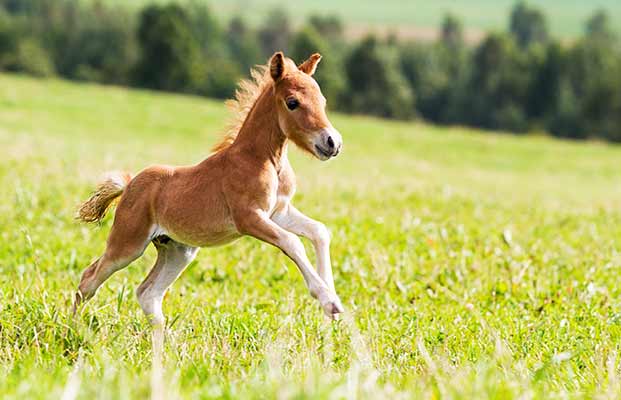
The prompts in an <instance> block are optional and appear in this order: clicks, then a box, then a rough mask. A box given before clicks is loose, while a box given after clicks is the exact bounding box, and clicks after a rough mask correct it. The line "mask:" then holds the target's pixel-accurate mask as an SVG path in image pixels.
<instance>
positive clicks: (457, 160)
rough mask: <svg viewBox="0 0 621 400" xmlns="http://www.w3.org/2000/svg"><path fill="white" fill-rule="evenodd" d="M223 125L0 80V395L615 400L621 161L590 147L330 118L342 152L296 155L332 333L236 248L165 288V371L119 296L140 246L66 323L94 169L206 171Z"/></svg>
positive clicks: (261, 263)
mask: <svg viewBox="0 0 621 400" xmlns="http://www.w3.org/2000/svg"><path fill="white" fill-rule="evenodd" d="M225 117H226V112H225V109H224V107H223V105H222V104H221V103H219V102H213V101H209V100H205V99H202V98H197V97H187V96H176V95H170V94H161V93H153V92H148V91H135V90H126V89H121V88H115V87H101V86H96V85H86V84H75V83H68V82H64V81H58V80H35V79H30V78H25V77H19V76H12V75H2V74H0V186H1V187H2V188H3V189H2V191H0V226H1V227H2V229H0V234H1V235H2V240H1V241H0V393H2V394H3V397H4V398H25V397H27V398H30V399H36V398H60V397H61V395H62V393H63V392H64V391H66V390H69V389H70V390H74V389H75V390H76V393H77V398H79V399H91V400H92V399H94V398H145V397H148V396H149V393H151V390H152V386H151V384H152V378H153V377H154V378H153V379H155V380H154V381H153V382H155V384H157V383H158V382H159V380H161V379H159V378H158V376H159V375H158V374H159V373H160V372H161V373H162V374H163V377H164V378H162V379H163V381H162V382H166V390H167V391H168V394H170V395H174V396H175V397H180V398H197V397H201V398H266V397H269V398H272V397H279V398H294V397H295V398H321V399H323V398H335V397H337V398H341V397H345V396H346V395H352V394H358V396H359V397H360V398H369V399H372V398H388V397H390V398H411V397H412V396H415V395H418V396H422V397H424V398H430V397H433V396H435V397H450V396H454V397H456V398H459V396H464V397H465V398H503V399H507V398H525V397H528V398H549V396H550V393H554V394H556V395H558V396H559V397H581V396H585V397H593V396H594V395H596V394H601V395H606V396H610V397H616V396H619V395H620V394H621V387H619V384H618V382H619V381H618V380H616V379H617V375H618V365H619V364H618V363H619V361H618V343H619V341H620V340H621V318H620V317H619V316H620V315H621V304H620V303H619V301H618V299H619V298H620V296H621V288H620V287H619V285H618V284H617V282H618V274H619V267H620V266H621V258H620V256H619V254H620V251H619V249H620V248H621V176H620V172H619V160H620V159H621V147H619V146H612V145H605V144H601V143H594V142H580V143H578V142H566V141H558V140H552V139H549V138H546V137H516V136H512V135H508V134H502V133H496V134H493V133H480V132H476V131H472V130H469V129H462V128H438V127H434V126H429V125H425V124H418V123H397V122H387V121H383V120H378V119H371V118H365V117H350V116H342V115H335V116H333V118H332V120H333V123H334V125H335V126H336V127H337V128H339V130H340V131H341V133H342V134H343V137H344V152H343V154H342V155H341V156H339V157H338V158H336V159H334V160H332V161H329V162H326V163H320V162H319V161H316V160H314V159H311V158H309V157H308V156H305V155H303V154H301V153H300V152H299V151H297V150H294V149H292V150H291V151H290V153H291V156H292V164H293V166H294V168H295V169H296V171H297V174H298V181H299V187H298V194H297V195H296V197H295V200H294V202H295V204H296V205H297V206H298V208H300V209H301V210H303V211H304V212H306V213H307V214H309V215H310V216H313V217H314V218H317V219H320V220H322V221H323V222H324V223H325V224H326V225H327V226H328V227H329V228H330V229H331V231H332V234H333V241H332V258H333V260H334V269H335V278H336V285H337V290H338V291H339V293H340V297H341V299H342V300H343V303H344V304H345V306H346V307H347V309H348V310H349V314H348V315H347V316H346V318H345V319H344V320H343V321H340V322H339V323H335V324H328V323H327V322H326V321H325V320H324V319H323V316H322V313H321V311H320V309H319V308H318V307H317V305H316V303H315V301H314V300H313V299H311V298H310V296H308V293H307V290H306V289H305V288H304V285H303V282H302V279H301V277H300V276H299V273H298V272H297V271H296V269H295V267H294V266H293V264H292V263H291V262H290V261H288V260H287V259H286V257H285V256H284V255H283V254H281V252H279V251H277V250H275V249H273V248H271V247H269V246H267V245H264V244H261V243H258V242H257V241H254V240H250V239H243V240H240V241H239V242H237V243H235V244H234V245H232V246H227V247H223V248H215V249H204V250H202V251H201V253H199V256H198V258H197V260H196V261H195V262H193V263H192V264H191V265H190V267H189V268H188V270H187V271H186V272H185V273H184V275H183V276H182V277H181V278H180V279H179V280H178V281H177V282H176V283H175V285H174V286H173V288H172V290H171V291H170V292H169V294H168V295H167V297H166V300H165V305H164V309H165V313H166V314H167V315H168V317H169V322H168V333H167V337H166V344H165V349H164V358H163V370H162V371H159V370H155V369H153V368H152V353H151V339H150V332H151V328H150V327H149V326H148V324H147V322H146V320H145V318H144V317H143V315H142V314H141V312H140V310H139V307H138V305H137V303H136V300H135V296H134V294H133V291H134V289H135V287H136V286H137V285H138V284H139V282H140V281H141V280H142V278H143V277H144V275H145V274H146V272H147V270H148V269H149V266H150V265H151V264H152V263H153V259H154V252H153V250H152V249H149V250H148V252H147V255H146V257H145V258H143V259H141V260H140V261H138V262H136V263H134V264H133V265H131V266H130V267H128V268H127V269H126V270H123V271H121V272H119V273H117V274H116V275H115V276H114V277H112V278H111V279H110V281H109V282H108V283H107V284H106V285H105V287H103V288H102V289H101V290H100V292H99V293H98V295H97V297H96V298H95V299H94V300H93V301H92V302H91V303H89V304H88V306H87V308H86V310H85V311H84V312H83V313H82V314H81V315H80V316H79V317H78V318H77V319H76V320H73V319H72V318H71V315H70V302H71V299H72V295H73V292H74V290H75V287H76V285H77V282H78V280H79V276H80V273H81V272H82V270H83V269H84V268H85V266H86V265H87V264H88V263H89V262H90V260H92V259H94V258H95V257H97V256H98V255H99V254H100V253H101V251H102V249H103V246H104V241H105V238H106V235H107V232H108V231H109V228H110V225H111V222H112V218H111V217H110V216H109V217H107V218H106V220H105V221H104V222H103V223H102V224H101V225H100V226H84V225H80V224H78V223H77V222H76V221H75V220H74V219H73V215H74V211H75V205H76V204H77V203H78V202H79V201H80V200H81V199H84V198H85V197H86V196H87V195H88V193H89V192H90V191H91V190H92V189H93V188H94V185H95V183H96V181H97V179H98V177H99V176H100V175H101V173H103V172H104V171H108V170H118V169H121V170H127V171H133V172H136V171H139V170H140V169H141V168H144V167H145V166H147V165H150V164H154V163H170V164H188V163H193V162H197V161H199V160H201V159H203V158H204V157H206V156H208V154H209V148H210V146H211V144H212V143H214V141H215V140H217V138H218V136H219V132H220V131H221V130H222V127H223V126H224V119H225ZM309 251H310V247H309ZM70 377H71V378H70ZM71 393H73V392H71Z"/></svg>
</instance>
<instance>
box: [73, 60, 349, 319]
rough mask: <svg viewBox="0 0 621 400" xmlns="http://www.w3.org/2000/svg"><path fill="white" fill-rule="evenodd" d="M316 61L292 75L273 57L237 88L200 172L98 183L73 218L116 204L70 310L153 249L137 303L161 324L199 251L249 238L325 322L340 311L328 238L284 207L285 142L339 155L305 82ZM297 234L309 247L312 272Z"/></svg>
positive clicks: (288, 178) (321, 107)
mask: <svg viewBox="0 0 621 400" xmlns="http://www.w3.org/2000/svg"><path fill="white" fill-rule="evenodd" d="M320 60H321V56H320V55H319V54H313V55H312V56H311V57H310V58H309V59H308V60H306V61H305V62H304V63H302V64H301V65H299V66H296V65H295V63H294V62H293V61H292V60H291V59H289V58H285V56H284V55H283V53H282V52H277V53H275V54H274V55H273V56H272V57H271V59H270V61H269V67H268V68H267V69H266V70H264V71H263V73H262V74H261V73H260V72H259V71H255V72H254V73H253V78H254V80H253V81H244V82H242V83H241V85H240V88H239V89H238V91H237V93H236V100H235V101H234V102H233V106H235V107H236V108H237V111H238V113H239V118H238V123H237V127H234V129H232V130H231V131H230V132H229V134H228V136H227V137H225V138H224V140H223V141H222V142H221V143H219V144H218V145H217V146H216V147H215V148H214V150H215V153H214V154H212V155H211V156H210V157H209V158H207V159H206V160H204V161H202V162H201V163H199V164H197V165H193V166H184V167H171V166H163V165H158V166H152V167H149V168H147V169H145V170H143V171H142V172H140V173H139V174H138V175H137V176H136V177H134V178H131V177H130V176H129V175H117V176H111V177H110V178H108V179H107V180H106V181H105V182H103V183H102V184H100V186H99V187H98V188H97V190H96V191H95V192H94V194H93V195H92V196H91V198H90V199H88V200H87V201H86V202H85V203H84V204H82V206H81V207H80V209H79V212H78V218H80V219H81V220H83V221H86V222H93V221H99V220H101V219H102V218H103V217H104V215H105V213H106V210H107V208H108V207H109V206H110V204H111V203H112V201H113V200H114V199H115V198H117V197H119V196H120V201H119V204H118V207H117V209H116V215H115V217H114V224H113V225H112V230H111V232H110V236H109V237H108V241H107V246H106V250H105V252H104V254H103V255H102V256H101V257H100V258H99V259H97V260H96V261H95V262H93V263H92V264H91V265H90V266H89V267H88V268H87V269H86V270H85V271H84V273H83V274H82V280H81V282H80V284H79V286H78V292H77V294H76V298H75V303H74V310H75V309H77V306H78V305H79V304H80V303H81V302H82V301H84V300H87V299H89V298H91V297H92V296H93V295H94V294H95V292H96V291H97V289H98V288H99V286H100V285H101V284H102V283H103V282H104V281H105V280H106V279H108V278H109V277H110V276H111V275H112V274H113V273H114V272H116V271H118V270H120V269H122V268H124V267H126V266H127V265H128V264H129V263H131V262H132V261H134V260H136V259H137V258H138V257H140V256H141V255H142V254H143V252H144V250H145V248H146V247H147V246H148V244H149V243H153V244H154V245H155V247H156V249H157V261H156V262H155V266H154V267H153V269H152V270H151V272H149V274H148V276H147V277H146V278H145V280H144V281H143V282H142V284H141V285H140V286H139V287H138V290H137V296H138V302H139V303H140V306H141V307H142V309H143V311H144V312H145V314H146V315H147V316H148V317H149V318H150V320H151V322H152V323H154V324H163V323H164V321H165V320H164V315H163V313H162V299H163V297H164V294H165V293H166V290H167V289H168V287H170V285H171V284H172V283H173V282H174V281H175V279H176V278H177V277H178V276H179V275H180V274H181V272H182V271H183V269H184V268H185V267H186V266H187V265H188V264H189V263H190V262H191V261H192V260H193V259H194V257H195V256H196V253H197V252H198V248H199V247H210V246H217V245H222V244H225V243H229V242H231V241H233V240H235V239H237V238H239V237H240V236H242V235H249V236H253V237H255V238H257V239H259V240H263V241H265V242H267V243H270V244H272V245H274V246H276V247H278V248H280V249H281V250H282V251H283V252H284V253H285V254H286V255H287V256H289V258H291V259H292V260H293V261H294V262H295V264H296V265H297V267H298V268H299V270H300V272H301V273H302V276H303V277H304V281H305V283H306V285H307V287H308V289H309V291H310V294H311V295H312V296H313V297H315V298H317V299H318V300H319V303H320V304H321V306H322V307H323V310H324V311H325V313H326V314H327V315H328V316H329V317H331V318H334V317H335V316H336V315H337V314H338V313H341V312H343V306H342V305H341V301H340V300H339V298H338V296H337V295H336V291H335V289H334V281H333V278H332V268H331V265H330V250H329V245H330V234H329V233H328V230H327V229H326V227H325V226H324V225H323V224H322V223H320V222H317V221H315V220H313V219H311V218H309V217H307V216H305V215H304V214H302V213H301V212H300V211H298V210H297V209H296V208H295V207H294V206H293V204H291V198H292V197H293V194H294V192H295V175H294V173H293V169H292V168H291V165H290V164H289V160H288V158H287V145H288V143H289V142H293V143H295V144H296V145H297V146H298V147H300V148H301V149H303V150H305V151H307V152H309V153H311V154H312V155H314V156H315V157H317V158H318V159H320V160H327V159H329V158H331V157H334V156H336V155H337V154H338V153H339V151H340V150H341V146H342V138H341V135H340V134H339V132H338V131H337V130H336V129H334V127H333V126H332V124H331V123H330V121H329V120H328V118H327V116H326V112H325V106H326V100H325V98H324V97H323V95H322V94H321V91H320V89H319V85H317V82H316V81H315V80H314V79H313V78H312V76H313V73H314V72H315V69H316V68H317V64H318V63H319V61H320ZM297 235H301V236H304V237H307V238H309V239H310V240H311V241H312V243H313V245H314V248H315V252H316V253H317V270H316V271H315V269H314V268H313V267H312V265H311V263H310V261H309V259H308V257H307V256H306V252H305V250H304V246H303V245H302V242H301V241H300V239H299V237H298V236H297Z"/></svg>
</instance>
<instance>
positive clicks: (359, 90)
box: [0, 0, 621, 141]
mask: <svg viewBox="0 0 621 400" xmlns="http://www.w3.org/2000/svg"><path fill="white" fill-rule="evenodd" d="M508 19H509V21H508V29H507V31H506V32H490V33H488V34H487V35H486V36H485V37H484V38H483V39H482V40H481V41H480V42H479V43H477V44H475V45H469V44H468V43H466V42H465V40H464V35H463V28H462V25H461V22H460V21H459V19H457V18H456V17H454V16H451V15H447V16H446V17H445V18H444V21H443V22H442V26H441V29H440V31H441V34H440V35H439V38H438V39H437V40H436V41H435V42H431V43H430V42H416V41H404V40H400V39H398V38H397V37H395V36H389V37H387V38H380V37H377V36H374V35H368V36H367V37H365V38H363V39H360V40H349V39H348V38H346V37H345V35H344V26H343V23H342V21H341V20H340V19H339V18H337V17H335V16H322V15H315V16H311V17H310V18H308V20H307V21H306V22H305V23H304V24H303V25H302V26H300V27H298V28H294V27H293V25H292V23H291V21H290V19H289V18H288V16H287V14H286V13H285V12H283V11H282V10H279V9H274V10H273V11H272V12H270V13H269V14H268V15H267V16H266V17H265V19H264V21H263V22H262V23H261V24H259V25H258V26H256V27H253V26H250V25H249V24H248V23H247V22H246V21H245V20H244V19H243V18H242V17H241V16H237V17H233V18H231V19H230V20H228V21H227V22H226V23H223V22H222V21H221V20H218V19H217V18H216V17H215V16H214V14H213V13H212V12H211V10H210V9H209V7H208V6H207V5H206V4H205V2H203V1H198V0H195V1H191V0H190V1H185V2H183V3H170V4H166V5H161V4H150V5H145V6H144V7H143V8H142V9H140V10H133V9H128V8H124V7H112V6H110V5H108V4H106V2H105V1H92V2H87V1H84V0H82V1H79V0H0V70H4V71H15V72H21V73H27V74H31V75H35V76H61V77H64V78H68V79H73V80H85V81H95V82H101V83H105V84H118V85H127V86H135V87H144V88H150V89H156V90H167V91H176V92H184V93H193V94H198V95H204V96H209V97H216V98H226V97H230V96H231V95H232V94H233V92H234V90H235V85H236V82H237V80H238V79H239V78H240V77H243V76H246V75H247V73H248V70H249V68H251V67H252V66H253V65H255V64H261V63H264V62H265V61H266V60H267V58H268V57H269V56H270V55H271V54H272V53H273V52H274V51H276V50H284V51H285V52H286V54H288V55H290V56H291V57H292V58H294V59H295V60H297V61H301V60H303V59H305V58H306V57H307V56H308V55H310V54H311V53H313V52H320V53H322V54H323V55H324V59H323V61H322V65H321V68H319V69H318V72H317V74H316V78H317V80H318V82H319V83H320V85H321V86H322V90H323V91H324V94H325V96H326V97H327V98H328V99H329V106H330V107H331V108H332V109H336V110H340V111H344V112H349V113H362V114H371V115H377V116H381V117H386V118H397V119H411V118H422V119H425V120H428V121H432V122H436V123H441V124H461V125H469V126H474V127H479V128H485V129H493V130H507V131H512V132H516V133H523V132H529V131H533V130H545V131H548V132H550V133H551V134H552V135H555V136H561V137H569V138H575V139H583V138H600V139H605V140H610V141H621V46H620V45H619V41H618V37H617V36H616V33H615V32H614V31H613V30H612V28H611V26H610V24H611V23H610V21H609V18H608V16H607V14H606V13H605V12H604V11H597V12H595V13H594V14H593V15H592V16H591V17H590V18H589V19H588V20H587V21H586V23H585V29H584V34H583V35H582V37H580V38H578V39H576V40H574V41H572V42H571V43H567V42H562V41H560V40H559V39H556V38H553V37H551V35H550V33H549V28H548V25H547V20H546V17H545V15H544V14H543V13H542V12H541V11H540V10H538V9H537V8H535V7H533V6H531V5H528V4H527V3H524V2H518V3H516V4H515V6H514V7H513V9H512V11H511V14H510V16H509V18H508Z"/></svg>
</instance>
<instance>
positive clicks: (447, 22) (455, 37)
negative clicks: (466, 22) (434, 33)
mask: <svg viewBox="0 0 621 400" xmlns="http://www.w3.org/2000/svg"><path fill="white" fill-rule="evenodd" d="M441 32H442V34H441V42H442V43H443V44H444V46H446V47H447V48H448V49H452V50H457V51H461V49H462V48H463V46H464V32H463V27H462V24H461V21H460V20H459V19H457V17H455V16H454V15H451V14H447V15H445V16H444V20H443V21H442V29H441Z"/></svg>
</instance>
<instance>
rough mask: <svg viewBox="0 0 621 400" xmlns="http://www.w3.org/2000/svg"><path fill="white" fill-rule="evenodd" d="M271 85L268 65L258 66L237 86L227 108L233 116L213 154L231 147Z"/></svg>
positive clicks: (227, 103)
mask: <svg viewBox="0 0 621 400" xmlns="http://www.w3.org/2000/svg"><path fill="white" fill-rule="evenodd" d="M270 83H271V78H270V74H269V68H268V67H267V65H257V66H255V67H254V68H252V69H251V70H250V79H242V80H241V81H239V83H238V84H237V89H236V90H235V98H233V99H230V100H227V101H226V103H225V104H226V106H227V107H228V109H229V110H230V112H231V114H232V119H231V121H230V122H229V124H228V126H227V129H226V131H225V134H224V137H223V138H222V139H221V140H220V141H219V142H218V143H216V144H215V145H214V146H213V147H212V151H213V152H216V153H217V152H219V151H221V150H224V149H226V148H227V147H229V146H230V145H231V144H232V143H233V142H234V141H235V138H236V137H237V134H238V133H239V130H240V129H241V127H242V125H243V124H244V121H245V120H246V117H247V116H248V113H250V110H251V109H252V106H254V103H255V102H256V101H257V99H258V98H259V96H260V95H261V93H263V91H264V90H265V89H267V87H268V86H269V85H270Z"/></svg>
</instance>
